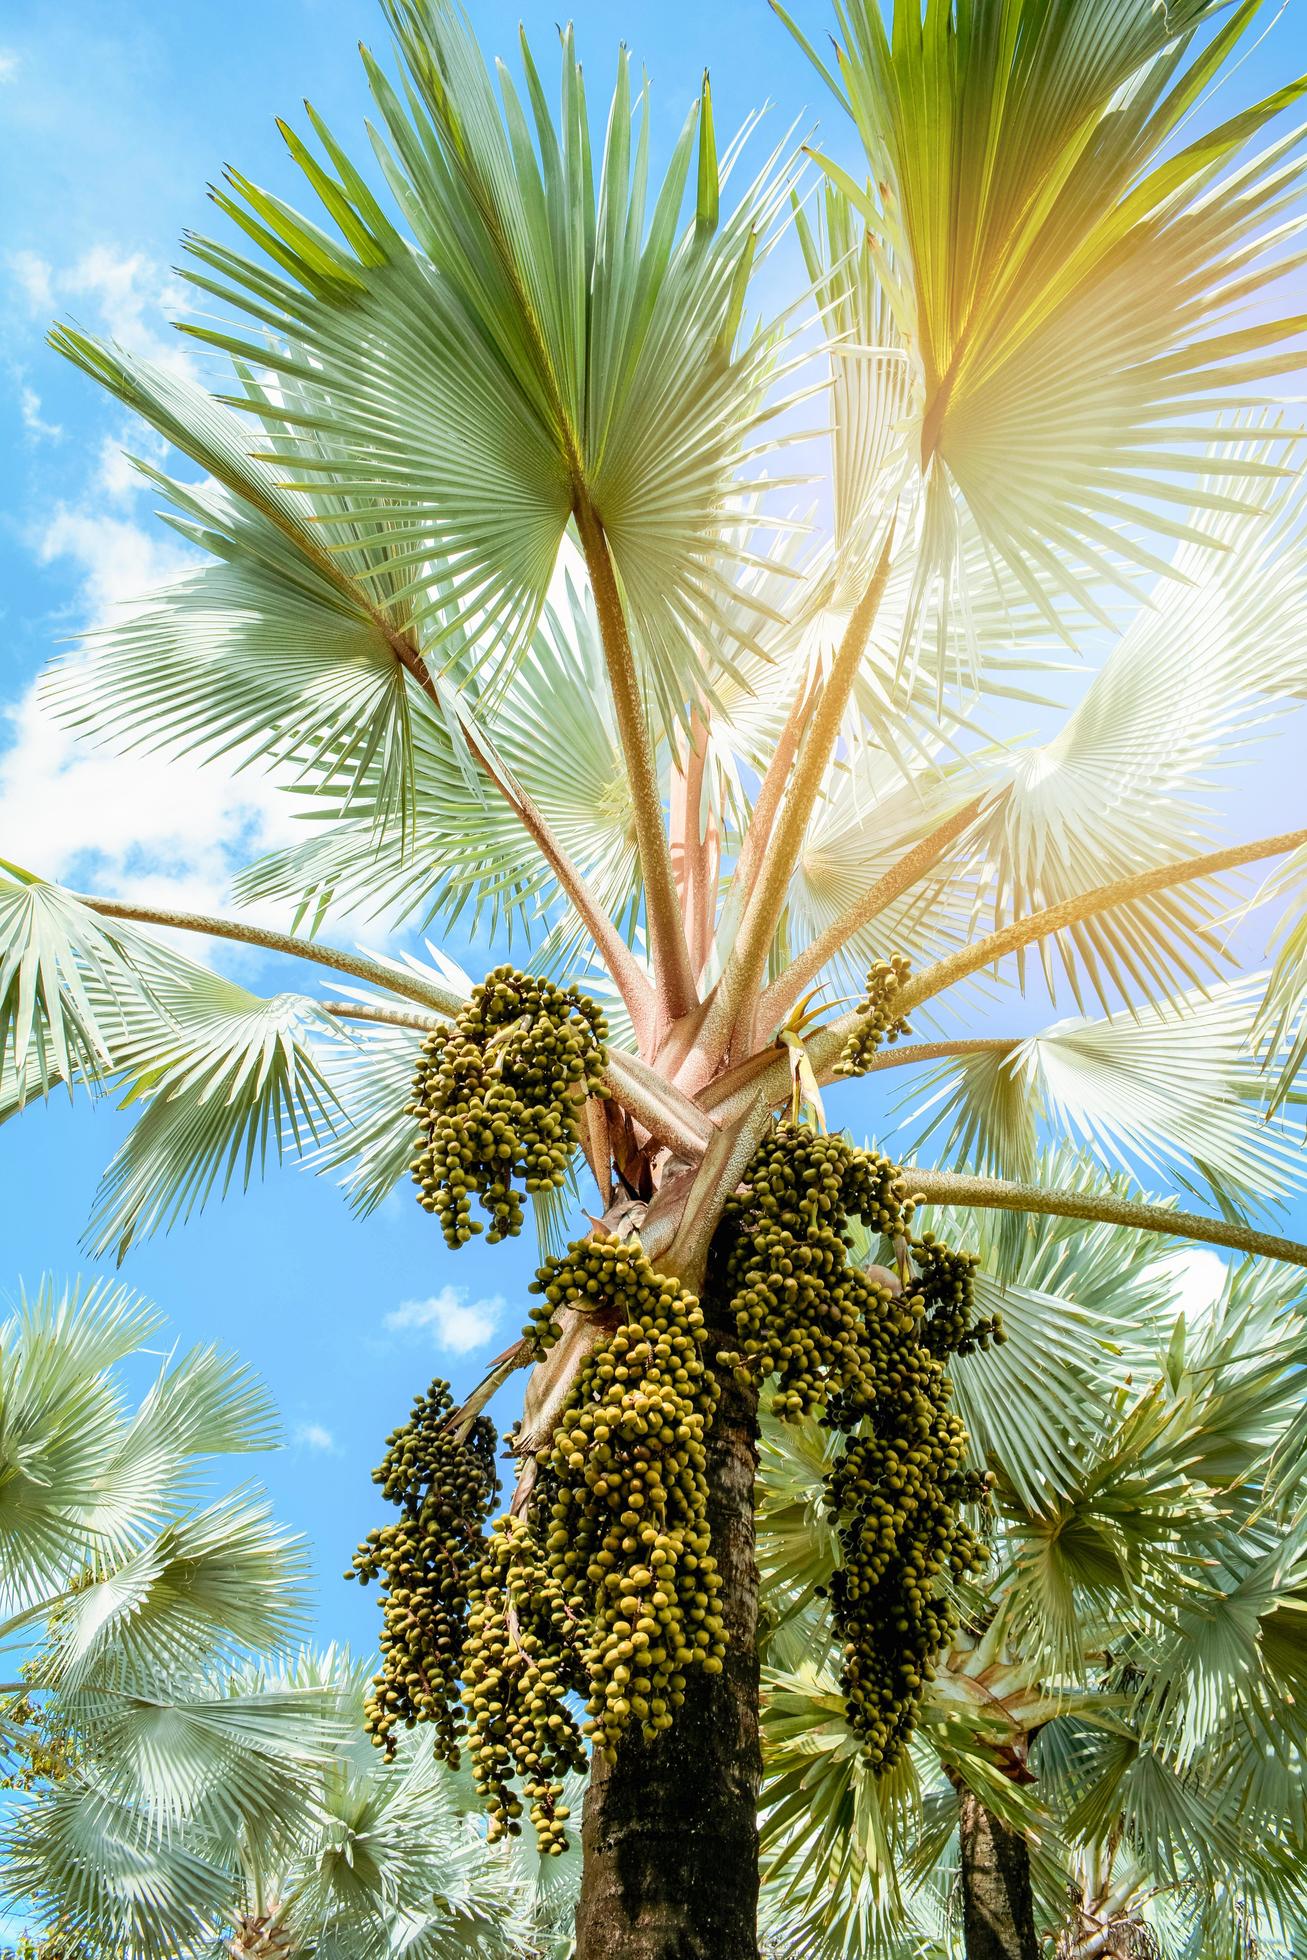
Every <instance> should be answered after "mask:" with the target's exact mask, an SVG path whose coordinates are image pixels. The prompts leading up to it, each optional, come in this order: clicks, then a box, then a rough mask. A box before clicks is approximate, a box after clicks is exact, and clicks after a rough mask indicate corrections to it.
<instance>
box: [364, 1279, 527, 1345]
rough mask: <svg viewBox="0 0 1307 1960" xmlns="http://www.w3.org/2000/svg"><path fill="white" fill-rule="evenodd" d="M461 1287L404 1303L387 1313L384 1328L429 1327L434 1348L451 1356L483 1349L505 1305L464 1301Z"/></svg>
mask: <svg viewBox="0 0 1307 1960" xmlns="http://www.w3.org/2000/svg"><path fill="white" fill-rule="evenodd" d="M464 1292H465V1290H464V1288H462V1287H459V1286H447V1287H445V1288H444V1289H443V1291H442V1292H440V1293H436V1294H433V1295H432V1297H431V1298H430V1299H429V1300H405V1301H404V1303H403V1304H402V1306H398V1307H396V1308H395V1310H394V1312H393V1313H388V1314H387V1315H386V1319H385V1325H386V1326H387V1327H388V1328H389V1329H390V1331H391V1332H392V1333H402V1332H406V1331H409V1330H412V1329H418V1328H429V1329H430V1331H431V1334H432V1336H433V1338H434V1340H435V1344H436V1346H437V1347H442V1348H448V1349H449V1350H450V1352H451V1353H452V1354H469V1353H470V1352H471V1350H472V1349H473V1348H478V1347H484V1346H485V1344H486V1342H487V1341H488V1340H489V1339H490V1337H491V1335H492V1334H493V1333H494V1331H495V1328H496V1327H497V1325H498V1324H499V1316H500V1314H501V1313H502V1312H503V1308H504V1303H503V1301H502V1300H501V1299H499V1298H498V1297H497V1296H496V1298H494V1299H493V1300H470V1301H469V1300H467V1299H466V1298H465V1297H464Z"/></svg>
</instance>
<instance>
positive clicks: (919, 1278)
mask: <svg viewBox="0 0 1307 1960" xmlns="http://www.w3.org/2000/svg"><path fill="white" fill-rule="evenodd" d="M911 1252H912V1263H913V1266H914V1268H915V1270H916V1279H915V1281H914V1283H913V1293H914V1296H915V1297H916V1298H917V1299H918V1300H919V1301H920V1302H921V1306H922V1310H923V1312H924V1313H925V1316H926V1320H925V1325H924V1327H923V1328H922V1333H921V1338H922V1340H923V1341H924V1342H925V1344H926V1346H927V1347H928V1348H929V1349H930V1351H931V1353H932V1354H937V1355H940V1356H943V1355H948V1354H974V1353H976V1352H977V1350H979V1349H982V1348H987V1347H988V1346H989V1345H990V1342H991V1341H995V1342H1000V1343H1001V1342H1002V1341H1004V1340H1005V1339H1006V1338H1007V1337H1006V1335H1005V1334H1004V1332H1003V1321H1002V1316H1001V1315H999V1314H991V1315H989V1316H988V1318H986V1319H985V1320H976V1319H975V1318H974V1311H975V1300H974V1291H975V1271H976V1266H977V1264H978V1261H977V1258H976V1255H975V1253H974V1252H954V1251H953V1250H951V1248H950V1247H948V1246H945V1245H941V1244H940V1242H939V1240H938V1239H937V1238H936V1237H935V1235H934V1233H933V1232H923V1233H922V1235H921V1237H920V1238H919V1239H913V1240H912V1242H911Z"/></svg>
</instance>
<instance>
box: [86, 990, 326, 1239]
mask: <svg viewBox="0 0 1307 1960" xmlns="http://www.w3.org/2000/svg"><path fill="white" fill-rule="evenodd" d="M169 1004H170V1006H171V1007H172V1008H173V1019H172V1022H171V1025H169V1026H167V1027H166V1028H165V1029H164V1030H163V1031H162V1032H160V1033H159V1034H158V1035H156V1036H155V1037H154V1039H152V1040H150V1041H147V1042H143V1043H141V1044H139V1045H137V1046H134V1047H132V1048H129V1049H126V1050H124V1051H122V1052H121V1053H120V1056H119V1061H120V1065H121V1066H122V1067H123V1068H124V1069H125V1072H126V1073H127V1075H128V1077H129V1080H130V1087H129V1090H128V1094H127V1096H126V1098H125V1101H126V1102H127V1103H129V1104H130V1103H132V1102H135V1101H144V1102H145V1105H146V1106H145V1109H144V1113H143V1114H142V1115H141V1116H140V1117H138V1119H137V1121H136V1124H135V1125H134V1127H133V1129H132V1130H131V1132H130V1133H129V1135H128V1138H127V1141H126V1142H125V1143H124V1144H123V1145H122V1147H121V1148H120V1149H119V1151H118V1153H117V1155H116V1156H115V1157H114V1159H113V1161H112V1162H111V1164H110V1165H109V1168H108V1169H107V1171H106V1172H105V1175H104V1179H103V1181H102V1183H101V1187H100V1192H99V1196H98V1199H97V1203H96V1209H95V1213H94V1216H93V1217H92V1220H91V1224H90V1228H89V1236H90V1239H91V1242H92V1244H93V1247H94V1249H95V1250H96V1252H97V1253H101V1254H102V1253H104V1252H106V1251H108V1250H110V1249H113V1250H115V1251H116V1252H117V1255H118V1257H119V1259H120V1260H121V1259H122V1258H123V1256H124V1255H125V1254H126V1252H127V1249H128V1247H129V1246H131V1245H132V1244H133V1243H134V1242H135V1241H136V1240H138V1239H140V1238H142V1237H144V1236H146V1234H148V1233H149V1232H152V1231H157V1230H158V1229H160V1227H163V1228H164V1229H166V1228H167V1227H168V1226H170V1225H171V1224H173V1223H174V1222H175V1221H176V1220H177V1219H178V1218H188V1217H189V1216H190V1215H191V1213H192V1212H193V1211H194V1210H195V1209H196V1208H197V1207H199V1206H201V1205H203V1204H204V1203H205V1202H206V1201H207V1199H208V1198H209V1197H210V1195H211V1194H212V1192H213V1189H214V1187H215V1185H218V1184H219V1182H220V1181H221V1189H222V1191H223V1192H224V1193H225V1192H226V1191H227V1190H228V1189H229V1188H230V1186H231V1182H232V1179H233V1178H234V1177H236V1176H237V1175H238V1174H239V1175H240V1177H241V1178H242V1180H243V1183H244V1185H245V1186H246V1187H247V1188H248V1185H249V1182H250V1179H251V1177H252V1176H253V1174H254V1170H255V1166H256V1164H257V1166H258V1168H259V1170H260V1171H263V1170H264V1169H266V1167H267V1162H268V1158H269V1155H270V1154H271V1155H273V1156H275V1158H276V1160H277V1161H278V1162H280V1161H281V1157H282V1153H283V1150H284V1149H285V1147H286V1145H287V1144H289V1145H290V1146H291V1147H292V1148H293V1149H294V1151H295V1152H296V1154H297V1155H300V1156H302V1155H303V1154H304V1153H305V1151H306V1150H307V1149H308V1148H309V1147H310V1145H312V1144H314V1143H317V1142H318V1141H319V1140H320V1139H321V1138H322V1137H324V1136H325V1135H328V1134H330V1133H331V1132H332V1130H333V1129H334V1127H335V1123H336V1120H337V1116H338V1111H337V1108H336V1104H335V1099H334V1097H333V1095H332V1093H331V1089H330V1086H329V1084H328V1082H327V1079H326V1077H325V1075H324V1074H323V1072H322V1069H321V1067H320V1065H319V1063H318V1061H317V1060H316V1059H315V1057H314V1056H313V1055H312V1054H311V1053H310V1051H309V1048H308V1046H307V1037H308V1036H309V1035H310V1034H314V1033H316V1034H317V1035H319V1036H321V1035H323V1034H324V1033H326V1032H328V1031H329V1030H331V1029H332V1027H333V1024H332V1022H331V1019H330V1017H329V1016H328V1015H327V1014H326V1013H325V1012H324V1010H323V1009H322V1008H320V1007H319V1006H318V1005H317V1003H316V1002H314V1001H311V1000H308V999H306V998H305V997H304V996H302V995H296V994H278V995H276V996H275V998H273V999H272V1000H260V999H259V998H258V997H257V996H255V995H254V994H250V993H247V992H246V990H245V989H244V988H243V987H238V986H237V985H236V984H235V983H234V982H233V981H230V980H225V979H222V978H221V977H220V976H219V975H217V974H211V973H205V972H204V971H203V969H201V968H198V967H197V968H195V969H193V972H192V975H191V978H190V984H189V986H188V987H187V989H186V992H185V994H184V995H183V994H181V993H177V994H175V995H174V996H173V997H172V999H171V1001H170V1003H169Z"/></svg>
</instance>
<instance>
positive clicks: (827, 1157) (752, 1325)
mask: <svg viewBox="0 0 1307 1960" xmlns="http://www.w3.org/2000/svg"><path fill="white" fill-rule="evenodd" d="M910 1213H911V1206H910V1203H909V1201H908V1200H907V1199H906V1198H905V1196H904V1192H903V1184H902V1179H901V1177H900V1174H899V1172H898V1170H897V1168H896V1167H895V1166H894V1165H893V1164H891V1163H890V1161H889V1159H888V1158H886V1157H880V1156H877V1155H876V1153H875V1152H874V1151H869V1150H855V1149H854V1147H853V1145H852V1144H851V1143H849V1142H848V1140H847V1138H845V1137H840V1136H820V1135H818V1134H817V1132H816V1131H815V1130H809V1129H805V1128H803V1127H802V1126H801V1125H799V1124H795V1123H783V1124H780V1125H778V1126H777V1127H776V1128H775V1129H774V1130H773V1131H772V1132H771V1134H770V1135H769V1136H768V1137H766V1138H764V1140H763V1142H762V1144H761V1145H760V1146H759V1148H758V1151H757V1152H756V1154H755V1156H754V1158H753V1161H752V1163H751V1164H750V1166H749V1172H748V1177H747V1181H746V1186H745V1189H744V1190H743V1191H742V1192H740V1193H738V1194H737V1195H736V1196H735V1197H733V1198H731V1199H730V1200H729V1201H728V1203H727V1205H726V1209H725V1212H724V1214H723V1218H722V1224H721V1226H720V1227H719V1229H718V1231H717V1234H716V1236H715V1239H714V1244H713V1260H712V1264H711V1266H710V1271H709V1285H710V1286H711V1287H712V1288H713V1290H714V1293H715V1294H716V1295H717V1296H719V1297H724V1298H727V1299H729V1301H730V1307H731V1312H732V1313H733V1315H734V1318H735V1325H736V1329H737V1337H738V1341H739V1354H740V1358H741V1359H742V1360H743V1363H744V1365H745V1366H746V1367H747V1368H748V1370H749V1371H750V1372H751V1373H752V1374H753V1375H755V1376H756V1377H757V1379H758V1380H760V1381H765V1380H766V1379H767V1378H768V1377H769V1376H774V1377H775V1378H776V1382H777V1386H776V1392H775V1397H774V1400H773V1402H772V1405H771V1406H772V1413H773V1414H774V1415H777V1416H780V1417H781V1418H782V1419H797V1418H799V1417H801V1416H804V1415H807V1414H809V1413H810V1412H811V1411H812V1410H813V1409H816V1408H819V1407H822V1406H823V1405H825V1404H826V1403H827V1402H828V1401H829V1400H830V1399H831V1398H832V1397H837V1398H845V1397H850V1396H851V1397H852V1398H853V1399H854V1400H855V1401H858V1400H860V1399H861V1400H865V1399H867V1398H868V1397H870V1396H872V1395H873V1394H874V1392H875V1382H876V1374H875V1369H876V1365H877V1356H878V1349H877V1330H878V1329H879V1328H880V1327H881V1325H882V1323H883V1321H884V1316H885V1309H886V1303H887V1301H888V1298H889V1295H888V1294H887V1293H886V1292H885V1290H884V1289H883V1288H882V1287H880V1286H878V1285H876V1284H875V1283H874V1282H873V1281H872V1280H871V1279H869V1278H868V1276H867V1275H866V1274H865V1273H862V1272H859V1271H858V1269H857V1268H856V1267H855V1266H853V1265H852V1264H851V1263H850V1261H849V1240H848V1233H847V1227H848V1223H849V1219H850V1218H851V1217H853V1216H856V1217H858V1218H860V1219H862V1221H863V1222H864V1223H865V1224H866V1225H868V1226H869V1227H870V1228H871V1229H872V1230H873V1231H874V1232H876V1233H882V1234H887V1235H893V1234H895V1233H898V1232H901V1231H902V1230H903V1229H904V1221H905V1219H906V1218H907V1217H909V1216H910Z"/></svg>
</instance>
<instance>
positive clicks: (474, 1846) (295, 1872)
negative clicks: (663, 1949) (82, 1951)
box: [7, 1651, 578, 1960]
mask: <svg viewBox="0 0 1307 1960" xmlns="http://www.w3.org/2000/svg"><path fill="white" fill-rule="evenodd" d="M366 1681H367V1669H366V1668H365V1667H361V1666H359V1665H357V1664H355V1663H352V1662H351V1661H350V1660H349V1658H348V1656H345V1655H342V1654H340V1653H337V1652H335V1651H328V1652H327V1653H325V1654H318V1655H314V1654H307V1653H306V1654H302V1655H300V1656H299V1657H298V1658H297V1659H296V1660H295V1661H293V1662H292V1663H290V1664H288V1665H287V1666H285V1667H282V1668H268V1667H267V1666H263V1665H259V1664H257V1663H247V1664H245V1665H244V1666H242V1667H239V1668H236V1669H232V1670H230V1671H229V1672H227V1673H226V1674H225V1675H224V1677H223V1693H224V1694H225V1696H226V1698H227V1699H228V1700H229V1701H231V1702H233V1703H237V1704H246V1705H248V1703H249V1701H250V1699H251V1697H254V1696H257V1697H259V1698H260V1699H262V1700H263V1701H264V1702H265V1703H266V1702H268V1701H269V1700H270V1699H271V1698H273V1697H285V1696H288V1695H289V1696H295V1697H303V1696H305V1695H313V1696H316V1697H319V1698H320V1699H321V1701H322V1702H323V1704H324V1705H325V1706H328V1707H330V1708H331V1709H332V1710H333V1711H335V1712H336V1713H337V1714H338V1715H339V1716H340V1717H343V1719H344V1721H346V1722H348V1724H349V1725H350V1727H351V1728H352V1730H353V1734H352V1735H348V1734H346V1735H345V1736H343V1737H342V1736H339V1735H338V1736H337V1737H336V1738H335V1746H334V1747H329V1748H326V1749H324V1750H322V1751H321V1753H320V1754H319V1756H318V1758H317V1760H316V1761H314V1762H313V1764H312V1765H311V1766H305V1765H301V1767H300V1773H299V1775H298V1777H291V1776H287V1774H286V1773H285V1769H284V1768H283V1770H282V1771H281V1775H282V1784H283V1795H289V1796H290V1797H291V1799H292V1801H291V1802H289V1803H287V1804H286V1805H285V1807H284V1808H283V1809H282V1810H281V1811H280V1814H277V1813H275V1812H274V1811H273V1810H272V1809H270V1808H262V1809H260V1810H259V1811H258V1812H257V1813H256V1814H251V1813H250V1812H249V1811H248V1810H247V1811H246V1812H245V1813H244V1814H238V1813H236V1812H234V1811H233V1810H231V1809H230V1808H228V1809H227V1811H226V1813H225V1814H224V1813H223V1812H222V1811H221V1810H219V1809H218V1808H217V1807H215V1806H214V1805H213V1804H212V1803H211V1804H209V1805H208V1806H207V1807H200V1806H193V1807H190V1808H188V1809H187V1810H186V1812H185V1813H184V1814H183V1815H181V1816H180V1817H173V1818H172V1819H171V1820H170V1821H171V1829H170V1830H169V1831H168V1832H167V1833H166V1834H165V1833H162V1832H161V1831H160V1829H159V1823H160V1818H159V1811H158V1803H157V1797H156V1796H155V1794H154V1793H153V1792H152V1791H151V1790H150V1789H149V1788H148V1786H147V1784H146V1783H145V1781H144V1779H143V1778H142V1776H141V1771H140V1765H139V1762H138V1760H136V1758H135V1757H134V1756H133V1755H132V1753H130V1752H129V1751H124V1750H120V1748H119V1746H118V1739H117V1738H116V1737H110V1738H109V1739H108V1741H107V1743H106V1742H105V1741H103V1740H101V1742H100V1746H99V1747H98V1749H97V1751H96V1754H95V1759H94V1761H93V1762H92V1763H89V1764H87V1765H86V1766H83V1767H79V1768H78V1769H76V1770H75V1771H74V1772H73V1773H72V1774H70V1775H69V1776H68V1777H66V1778H65V1779H63V1780H62V1781H61V1782H60V1783H59V1784H58V1785H57V1786H55V1787H50V1788H48V1789H47V1790H46V1792H45V1793H44V1795H43V1797H42V1798H41V1800H40V1801H39V1802H38V1803H36V1804H34V1805H32V1806H31V1808H30V1809H29V1810H28V1812H27V1814H26V1815H25V1816H24V1817H23V1819H22V1820H21V1822H20V1824H19V1826H18V1828H17V1829H16V1830H15V1831H14V1832H13V1833H12V1834H11V1837H10V1841H9V1845H8V1847H7V1852H8V1872H9V1876H10V1883H11V1884H17V1885H20V1886H21V1888H22V1890H23V1891H24V1892H26V1893H27V1894H28V1895H29V1896H32V1897H35V1898H39V1899H41V1900H43V1901H45V1902H46V1904H47V1908H48V1910H49V1913H50V1917H51V1920H52V1922H53V1923H54V1924H57V1925H60V1926H64V1927H75V1928H77V1932H78V1936H79V1937H80V1938H82V1939H84V1940H85V1941H86V1943H87V1960H100V1956H103V1955H108V1954H115V1955H116V1954H118V1953H120V1952H123V1951H126V1950H128V1949H125V1948H123V1947H122V1946H121V1945H120V1944H118V1941H117V1932H118V1930H119V1929H120V1928H121V1925H122V1919H123V1903H124V1900H125V1899H126V1897H127V1896H128V1895H129V1894H130V1892H131V1891H132V1889H133V1888H134V1887H140V1886H141V1881H142V1879H143V1878H144V1879H145V1885H144V1887H142V1888H141V1889H143V1890H144V1891H145V1893H146V1897H145V1898H144V1900H143V1901H142V1903H141V1905H140V1907H139V1909H138V1913H137V1916H136V1921H135V1924H134V1927H133V1932H132V1940H133V1944H132V1945H131V1947H130V1949H129V1950H130V1953H131V1956H132V1960H150V1956H153V1955H158V1956H159V1960H209V1956H211V1955H213V1954H215V1953H216V1952H221V1953H222V1955H223V1956H224V1960H228V1956H230V1960H310V1956H311V1960H398V1956H399V1955H402V1954H413V1955H418V1956H421V1960H525V1957H526V1956H528V1955H529V1956H530V1960H555V1957H557V1960H563V1956H565V1955H566V1953H567V1951H568V1949H569V1946H570V1938H567V1937H560V1932H559V1924H558V1922H559V1919H560V1910H559V1908H560V1904H561V1908H562V1912H563V1914H565V1915H566V1917H567V1918H568V1919H570V1917H571V1909H572V1908H574V1894H575V1883H574V1874H573V1871H572V1870H571V1869H569V1868H570V1867H574V1866H575V1865H576V1864H577V1862H578V1860H577V1859H576V1858H575V1857H573V1858H571V1859H568V1860H565V1861H564V1866H563V1869H561V1870H560V1869H559V1868H558V1867H557V1866H556V1865H555V1863H554V1861H552V1860H548V1861H546V1860H540V1859H538V1858H537V1857H536V1856H535V1854H534V1852H533V1851H532V1852H530V1853H526V1852H524V1851H523V1850H522V1849H521V1848H520V1847H517V1846H513V1847H507V1846H504V1847H496V1848H494V1849H492V1848H489V1847H487V1845H486V1843H485V1838H484V1833H483V1832H481V1831H480V1830H478V1828H477V1827H476V1821H475V1816H474V1811H475V1801H476V1800H475V1793H474V1791H473V1789H472V1785H471V1781H470V1779H469V1778H468V1777H467V1776H466V1775H464V1776H462V1777H458V1776H456V1775H454V1774H453V1773H452V1772H451V1771H449V1770H448V1769H447V1768H446V1767H445V1766H444V1765H443V1764H441V1763H439V1762H437V1761H436V1759H435V1758H434V1757H433V1756H432V1754H431V1751H430V1750H429V1749H424V1748H422V1747H420V1746H412V1747H410V1748H408V1749H407V1750H406V1751H405V1752H404V1753H403V1755H402V1757H401V1758H400V1759H399V1760H397V1761H395V1762H391V1763H386V1762H383V1761H382V1760H381V1758H380V1757H379V1756H378V1755H377V1753H376V1752H375V1751H374V1750H373V1749H372V1748H371V1747H370V1745H369V1744H368V1743H367V1741H366V1740H365V1739H364V1737H363V1734H362V1710H363V1694H364V1689H365V1686H366ZM184 1750H185V1739H184V1738H183V1739H180V1740H178V1741H174V1742H172V1743H171V1745H170V1769H171V1772H172V1773H173V1774H174V1775H175V1774H176V1773H177V1771H178V1767H179V1765H180V1763H181V1761H182V1760H183V1753H184ZM546 1865H547V1866H548V1869H547V1870H546V1869H545V1867H546Z"/></svg>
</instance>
